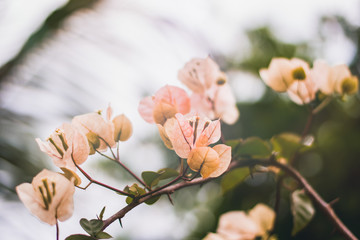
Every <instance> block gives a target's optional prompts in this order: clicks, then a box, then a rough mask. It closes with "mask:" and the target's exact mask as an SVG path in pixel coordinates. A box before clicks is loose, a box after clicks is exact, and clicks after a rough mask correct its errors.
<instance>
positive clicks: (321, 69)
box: [311, 60, 359, 95]
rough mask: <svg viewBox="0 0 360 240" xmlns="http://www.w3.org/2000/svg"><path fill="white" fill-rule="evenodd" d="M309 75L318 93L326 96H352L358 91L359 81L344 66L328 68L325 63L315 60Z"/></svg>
mask: <svg viewBox="0 0 360 240" xmlns="http://www.w3.org/2000/svg"><path fill="white" fill-rule="evenodd" d="M311 74H312V77H313V79H314V81H315V83H316V85H317V86H318V88H319V89H320V91H321V92H322V93H324V94H326V95H331V94H334V93H338V94H341V95H343V94H354V93H356V92H357V91H358V85H359V81H358V79H357V77H356V76H353V75H352V74H351V72H350V70H349V67H348V66H346V65H345V64H341V65H336V66H333V67H330V66H329V65H328V64H327V63H326V62H325V61H323V60H316V61H315V62H314V66H313V69H312V72H311Z"/></svg>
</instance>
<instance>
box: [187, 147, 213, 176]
mask: <svg viewBox="0 0 360 240" xmlns="http://www.w3.org/2000/svg"><path fill="white" fill-rule="evenodd" d="M187 163H188V165H189V167H190V168H191V169H192V170H193V171H196V172H197V171H199V170H200V174H201V176H202V177H203V178H207V177H209V175H210V174H211V173H212V172H214V171H215V170H216V169H217V168H218V166H219V163H220V160H219V155H218V154H217V152H216V151H215V150H213V149H212V148H210V147H196V148H194V149H192V150H191V152H190V154H189V157H188V159H187Z"/></svg>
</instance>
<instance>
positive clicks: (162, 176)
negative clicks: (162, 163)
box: [158, 168, 179, 180]
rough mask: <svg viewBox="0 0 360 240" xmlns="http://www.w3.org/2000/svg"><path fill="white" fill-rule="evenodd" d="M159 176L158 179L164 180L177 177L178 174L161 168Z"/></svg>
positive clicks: (173, 170)
mask: <svg viewBox="0 0 360 240" xmlns="http://www.w3.org/2000/svg"><path fill="white" fill-rule="evenodd" d="M158 173H159V174H160V176H159V179H160V180H164V179H168V178H172V177H177V176H179V172H178V171H176V170H175V169H172V168H163V169H160V170H159V171H158Z"/></svg>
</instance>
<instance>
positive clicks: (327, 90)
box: [310, 60, 335, 95]
mask: <svg viewBox="0 0 360 240" xmlns="http://www.w3.org/2000/svg"><path fill="white" fill-rule="evenodd" d="M310 74H311V77H312V78H313V80H314V82H315V84H316V86H317V87H318V88H319V89H320V91H321V92H322V93H324V94H327V95H329V94H332V93H333V92H334V88H335V82H332V79H330V78H329V74H330V66H329V65H328V64H327V63H326V61H324V60H316V61H314V66H313V68H312V69H311V72H310Z"/></svg>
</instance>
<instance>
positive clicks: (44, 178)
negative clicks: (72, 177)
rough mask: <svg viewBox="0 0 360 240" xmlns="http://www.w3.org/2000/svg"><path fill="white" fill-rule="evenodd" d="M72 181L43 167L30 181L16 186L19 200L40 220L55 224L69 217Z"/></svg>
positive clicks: (72, 192) (71, 211)
mask: <svg viewBox="0 0 360 240" xmlns="http://www.w3.org/2000/svg"><path fill="white" fill-rule="evenodd" d="M74 191H75V187H74V184H73V182H71V181H69V180H68V179H67V178H66V177H64V176H63V175H61V174H59V173H55V172H51V171H49V170H46V169H44V170H43V171H41V172H40V173H39V174H38V175H36V176H35V177H34V178H33V181H32V183H31V184H30V183H22V184H20V185H19V186H17V187H16V192H17V194H18V196H19V198H20V200H21V201H22V202H23V203H24V205H25V206H26V207H27V208H28V209H29V210H30V212H31V213H32V214H34V215H35V216H37V217H38V218H39V219H40V220H41V221H43V222H46V223H48V224H50V225H55V224H56V221H57V220H59V221H65V220H67V219H68V218H70V217H71V215H72V213H73V209H74V203H73V194H74Z"/></svg>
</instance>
